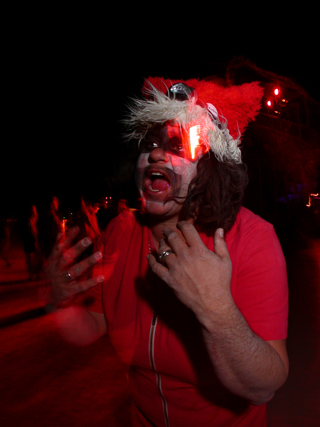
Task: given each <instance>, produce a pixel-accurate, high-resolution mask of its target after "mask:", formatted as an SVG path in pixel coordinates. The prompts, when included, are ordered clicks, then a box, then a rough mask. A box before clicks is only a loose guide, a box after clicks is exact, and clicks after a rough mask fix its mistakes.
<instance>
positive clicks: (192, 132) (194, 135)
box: [189, 125, 201, 160]
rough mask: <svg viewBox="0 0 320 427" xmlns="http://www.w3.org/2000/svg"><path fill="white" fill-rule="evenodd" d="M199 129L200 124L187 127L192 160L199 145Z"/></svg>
mask: <svg viewBox="0 0 320 427" xmlns="http://www.w3.org/2000/svg"><path fill="white" fill-rule="evenodd" d="M200 131H201V126H200V125H195V126H191V127H190V129H189V137H190V153H191V158H192V160H194V159H195V156H196V148H197V147H199V145H200Z"/></svg>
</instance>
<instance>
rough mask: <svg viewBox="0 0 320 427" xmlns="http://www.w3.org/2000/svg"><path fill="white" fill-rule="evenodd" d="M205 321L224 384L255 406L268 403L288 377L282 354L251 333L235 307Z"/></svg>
mask: <svg viewBox="0 0 320 427" xmlns="http://www.w3.org/2000/svg"><path fill="white" fill-rule="evenodd" d="M203 319H204V320H202V321H201V323H202V325H203V336H204V340H205V344H206V347H207V349H208V353H209V355H210V358H211V361H212V363H213V365H214V368H215V371H216V373H217V376H218V377H219V379H220V381H221V382H222V384H223V385H224V386H225V387H226V388H227V389H228V390H230V391H231V392H233V393H235V394H237V395H239V396H242V397H244V398H246V399H248V400H249V401H250V402H252V403H253V404H257V405H259V404H262V403H265V402H267V401H269V400H270V399H271V398H272V397H273V395H274V393H275V391H276V390H277V389H278V388H279V387H281V386H282V384H283V383H284V382H285V380H286V378H287V374H288V372H287V371H288V369H287V366H286V364H285V363H284V361H283V360H282V358H281V357H280V355H279V353H278V352H277V351H276V350H275V349H274V348H273V347H272V346H271V345H270V344H269V343H268V342H266V341H264V340H263V339H261V338H260V337H258V336H257V335H256V334H254V333H253V332H252V331H251V329H250V328H249V326H248V324H247V323H246V321H245V319H244V317H243V316H242V314H241V313H240V311H239V310H238V309H237V307H236V306H235V305H234V304H230V306H229V307H228V309H227V310H225V312H224V313H219V316H217V314H216V313H215V314H213V315H212V314H211V313H207V315H206V316H205V317H203Z"/></svg>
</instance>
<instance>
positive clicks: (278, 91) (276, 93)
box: [273, 87, 280, 96]
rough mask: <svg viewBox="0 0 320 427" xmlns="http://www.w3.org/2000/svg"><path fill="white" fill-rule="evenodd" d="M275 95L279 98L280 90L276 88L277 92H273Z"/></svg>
mask: <svg viewBox="0 0 320 427" xmlns="http://www.w3.org/2000/svg"><path fill="white" fill-rule="evenodd" d="M273 93H274V94H275V95H276V96H277V95H279V93H280V90H279V89H278V88H277V87H276V88H275V90H274V91H273Z"/></svg>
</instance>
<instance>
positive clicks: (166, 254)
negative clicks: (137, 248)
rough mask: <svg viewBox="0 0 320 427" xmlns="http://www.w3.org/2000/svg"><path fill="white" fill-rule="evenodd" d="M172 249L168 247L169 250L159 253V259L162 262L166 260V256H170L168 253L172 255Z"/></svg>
mask: <svg viewBox="0 0 320 427" xmlns="http://www.w3.org/2000/svg"><path fill="white" fill-rule="evenodd" d="M172 252H173V251H172V250H171V249H168V250H166V251H163V252H161V254H160V255H159V257H158V260H159V261H160V262H164V260H165V258H166V257H167V256H168V255H170V254H172Z"/></svg>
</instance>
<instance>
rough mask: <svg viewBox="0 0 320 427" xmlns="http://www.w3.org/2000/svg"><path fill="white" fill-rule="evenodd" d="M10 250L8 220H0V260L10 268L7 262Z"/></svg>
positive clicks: (3, 218)
mask: <svg viewBox="0 0 320 427" xmlns="http://www.w3.org/2000/svg"><path fill="white" fill-rule="evenodd" d="M9 249H10V226H9V220H8V219H7V218H5V217H1V218H0V258H2V259H3V260H4V262H5V263H6V267H10V265H11V263H10V261H9Z"/></svg>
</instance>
